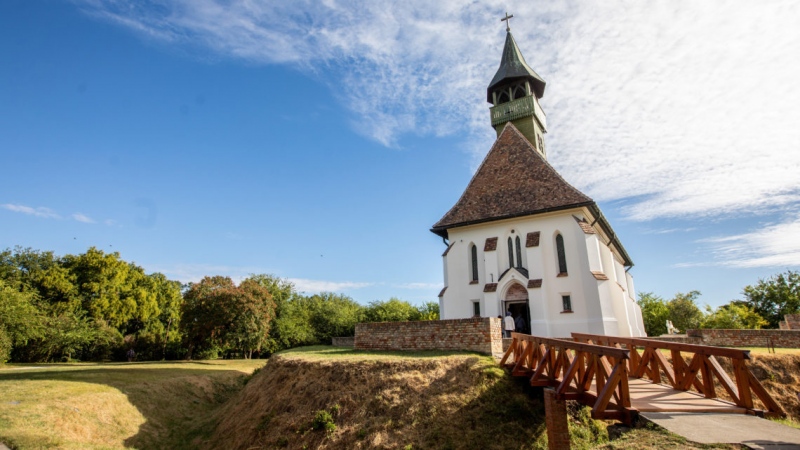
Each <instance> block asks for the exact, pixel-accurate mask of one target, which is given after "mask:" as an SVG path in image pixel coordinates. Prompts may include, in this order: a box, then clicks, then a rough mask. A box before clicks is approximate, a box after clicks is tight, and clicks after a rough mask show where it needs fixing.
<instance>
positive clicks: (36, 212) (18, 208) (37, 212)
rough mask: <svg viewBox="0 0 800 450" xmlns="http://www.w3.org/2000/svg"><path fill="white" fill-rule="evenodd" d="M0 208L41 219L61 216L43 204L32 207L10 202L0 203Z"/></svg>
mask: <svg viewBox="0 0 800 450" xmlns="http://www.w3.org/2000/svg"><path fill="white" fill-rule="evenodd" d="M0 208H3V209H7V210H9V211H14V212H18V213H22V214H28V215H30V216H36V217H41V218H43V219H60V218H61V216H59V215H58V214H56V212H55V211H53V210H52V209H50V208H45V207H43V206H39V207H36V208H34V207H31V206H25V205H15V204H12V203H5V204H2V205H0Z"/></svg>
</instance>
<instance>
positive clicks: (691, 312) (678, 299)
mask: <svg viewBox="0 0 800 450" xmlns="http://www.w3.org/2000/svg"><path fill="white" fill-rule="evenodd" d="M698 297H700V291H690V292H688V293H686V294H683V293H680V292H679V293H677V294H675V297H674V298H673V299H672V300H670V301H669V302H667V310H669V320H671V321H672V324H673V325H675V328H677V329H678V330H680V331H682V332H686V330H690V329H697V328H700V324H701V323H703V311H701V310H700V307H699V306H697V298H698Z"/></svg>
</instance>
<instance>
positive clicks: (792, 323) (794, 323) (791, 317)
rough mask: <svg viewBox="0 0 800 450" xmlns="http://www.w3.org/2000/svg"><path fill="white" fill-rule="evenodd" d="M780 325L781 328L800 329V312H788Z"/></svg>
mask: <svg viewBox="0 0 800 450" xmlns="http://www.w3.org/2000/svg"><path fill="white" fill-rule="evenodd" d="M779 325H780V327H781V330H800V314H787V315H786V316H784V317H783V320H782V321H781V322H780V323H779Z"/></svg>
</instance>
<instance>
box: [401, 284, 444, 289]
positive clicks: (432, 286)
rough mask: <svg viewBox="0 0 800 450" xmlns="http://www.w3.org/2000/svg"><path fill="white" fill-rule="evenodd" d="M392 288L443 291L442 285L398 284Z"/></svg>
mask: <svg viewBox="0 0 800 450" xmlns="http://www.w3.org/2000/svg"><path fill="white" fill-rule="evenodd" d="M392 287H393V288H397V289H413V290H431V289H441V288H442V283H398V284H393V285H392Z"/></svg>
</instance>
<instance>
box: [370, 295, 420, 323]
mask: <svg viewBox="0 0 800 450" xmlns="http://www.w3.org/2000/svg"><path fill="white" fill-rule="evenodd" d="M364 316H365V317H364V319H365V320H366V321H367V322H405V321H412V320H419V319H420V311H419V310H418V309H417V308H415V307H414V305H412V304H411V303H408V302H407V301H405V300H400V299H398V298H395V297H392V298H390V299H389V300H387V301H381V300H375V301H373V302H370V304H369V306H367V309H366V311H365V312H364Z"/></svg>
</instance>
